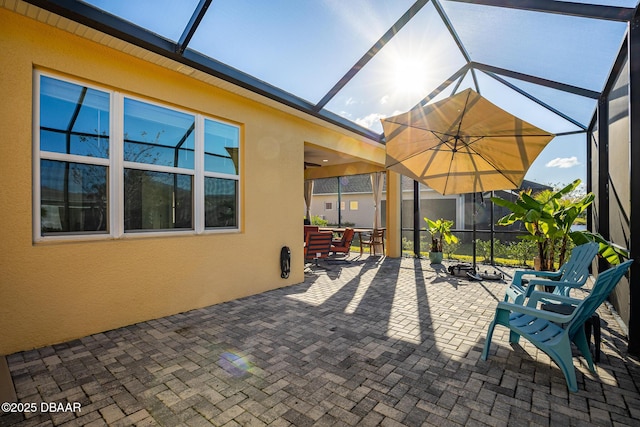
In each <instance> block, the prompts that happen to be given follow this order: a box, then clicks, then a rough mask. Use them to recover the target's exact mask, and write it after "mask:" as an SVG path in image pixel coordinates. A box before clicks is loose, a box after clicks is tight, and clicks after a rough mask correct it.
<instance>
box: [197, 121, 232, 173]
mask: <svg viewBox="0 0 640 427" xmlns="http://www.w3.org/2000/svg"><path fill="white" fill-rule="evenodd" d="M239 133H240V130H239V129H238V127H236V126H230V125H227V124H225V123H220V122H214V121H213V120H205V121H204V170H205V171H207V172H219V173H227V174H232V175H238V141H239V139H240V135H239Z"/></svg>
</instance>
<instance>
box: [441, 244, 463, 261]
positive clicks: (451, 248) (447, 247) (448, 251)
mask: <svg viewBox="0 0 640 427" xmlns="http://www.w3.org/2000/svg"><path fill="white" fill-rule="evenodd" d="M442 249H443V252H444V253H445V255H446V256H447V259H453V254H455V253H456V251H457V250H458V249H460V242H453V241H451V243H447V242H446V241H445V243H444V244H443V245H442Z"/></svg>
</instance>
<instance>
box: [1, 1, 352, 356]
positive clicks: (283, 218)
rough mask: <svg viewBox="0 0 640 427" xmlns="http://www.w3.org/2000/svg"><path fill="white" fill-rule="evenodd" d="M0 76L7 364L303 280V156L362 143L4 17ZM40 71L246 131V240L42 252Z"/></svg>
mask: <svg viewBox="0 0 640 427" xmlns="http://www.w3.org/2000/svg"><path fill="white" fill-rule="evenodd" d="M0 63H1V64H2V67H0V93H2V102H0V178H1V179H2V185H0V200H2V206H3V208H2V209H1V210H0V212H1V213H0V227H1V229H0V235H1V237H0V255H1V256H0V354H9V353H13V352H15V351H19V350H24V349H29V348H35V347H39V346H43V345H47V344H52V343H56V342H63V341H66V340H70V339H74V338H77V337H81V336H85V335H88V334H91V333H95V332H99V331H105V330H109V329H113V328H116V327H120V326H123V325H128V324H132V323H135V322H139V321H143V320H147V319H152V318H157V317H161V316H165V315H168V314H173V313H178V312H182V311H186V310H189V309H193V308H198V307H203V306H207V305H211V304H215V303H219V302H222V301H227V300H231V299H235V298H239V297H243V296H246V295H250V294H255V293H259V292H263V291H266V290H269V289H274V288H277V287H282V286H287V285H291V284H294V283H299V282H301V281H302V280H303V279H304V274H303V262H302V217H301V215H300V206H301V205H302V204H303V181H304V178H303V145H304V142H305V141H309V142H312V143H314V144H317V145H320V146H322V145H325V146H331V147H336V146H340V145H343V144H361V143H364V142H362V141H358V140H357V139H354V137H352V136H349V135H345V134H343V133H341V132H338V131H336V130H332V129H329V128H325V127H321V126H319V125H317V124H314V123H311V122H309V121H306V120H303V119H301V118H298V117H294V116H292V115H289V114H286V113H284V112H281V111H278V110H276V109H273V108H271V107H268V106H265V105H262V104H259V103H257V102H254V101H250V100H247V99H245V98H242V97H240V96H238V95H234V94H231V93H228V92H225V91H222V90H220V89H218V88H215V87H212V86H209V85H206V84H204V83H202V82H198V81H196V80H194V79H191V78H189V77H187V76H184V75H182V74H180V73H178V72H175V71H171V70H168V69H165V68H162V67H159V66H155V65H152V64H149V63H147V62H145V61H142V60H140V59H136V58H134V57H132V56H129V55H127V54H125V53H122V52H119V51H116V50H114V49H111V48H109V47H106V46H103V45H101V44H98V43H94V42H92V41H89V40H86V39H83V38H81V37H78V36H75V35H73V34H70V33H68V32H65V31H62V30H58V29H55V28H53V27H50V26H48V25H45V24H42V23H39V22H37V21H36V20H33V19H30V18H26V17H23V16H21V15H18V14H15V13H13V12H11V11H8V10H6V9H2V8H0ZM34 69H43V70H48V71H52V72H55V73H58V74H60V75H61V76H65V75H67V76H70V77H72V78H74V79H80V80H81V81H82V80H84V81H87V82H93V83H96V84H98V85H100V86H103V87H107V88H114V89H117V90H119V91H123V92H125V93H130V94H134V95H136V96H139V97H142V98H148V99H150V100H158V101H160V102H162V103H165V104H168V105H175V106H178V107H180V108H185V109H188V110H191V111H194V112H200V113H203V114H206V115H208V116H212V117H218V118H221V119H225V120H230V121H233V122H236V123H238V124H240V125H241V126H242V128H243V133H244V138H243V140H242V145H241V149H242V153H243V164H242V169H241V173H242V175H241V179H242V181H241V183H242V199H241V212H242V218H241V224H242V227H241V232H240V233H238V232H232V233H221V234H208V235H198V236H196V235H183V236H161V237H135V238H127V239H115V240H114V239H112V240H95V241H76V242H63V243H62V242H58V243H34V242H33V235H32V209H33V202H32V186H33V177H32V162H33V158H32V156H33V149H32V144H33V140H32V117H33V74H34ZM283 245H287V246H289V247H290V248H291V251H292V261H293V263H292V270H293V271H292V273H291V276H290V278H289V279H286V280H285V279H282V278H280V269H279V255H280V248H281V246H283Z"/></svg>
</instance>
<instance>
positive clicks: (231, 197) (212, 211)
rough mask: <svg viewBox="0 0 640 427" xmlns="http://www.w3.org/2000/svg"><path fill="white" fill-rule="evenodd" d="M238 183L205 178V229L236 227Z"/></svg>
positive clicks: (229, 180)
mask: <svg viewBox="0 0 640 427" xmlns="http://www.w3.org/2000/svg"><path fill="white" fill-rule="evenodd" d="M237 195H238V181H235V180H232V179H222V178H205V180H204V204H205V212H204V216H205V219H204V221H205V227H207V228H212V227H237V226H238V223H237V217H238V216H237V204H238V197H237Z"/></svg>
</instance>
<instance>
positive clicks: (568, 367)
mask: <svg viewBox="0 0 640 427" xmlns="http://www.w3.org/2000/svg"><path fill="white" fill-rule="evenodd" d="M583 337H584V335H583ZM563 341H564V340H563ZM564 343H566V344H564V345H561V346H560V348H557V349H556V351H553V352H549V353H547V354H548V355H549V356H551V358H552V359H553V361H554V362H556V365H558V367H559V368H560V370H561V371H562V373H563V374H564V378H565V380H566V381H567V388H568V389H569V390H570V391H572V392H573V393H575V392H577V391H578V380H577V379H576V368H575V367H574V366H573V355H572V354H571V343H570V342H569V339H568V338H566V341H564Z"/></svg>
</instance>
